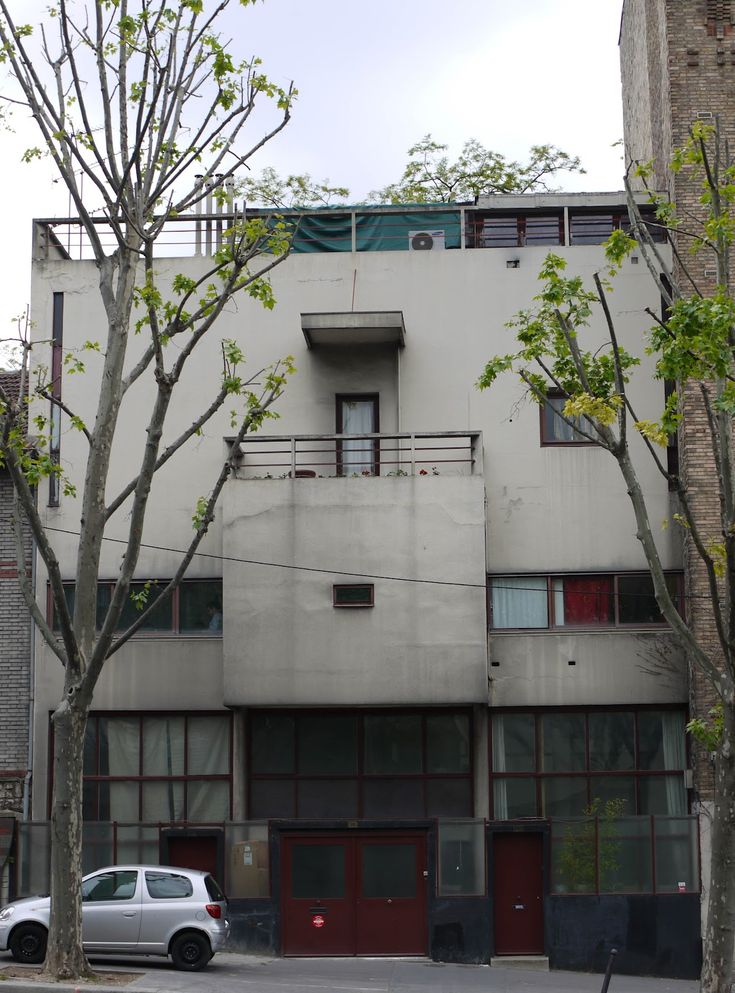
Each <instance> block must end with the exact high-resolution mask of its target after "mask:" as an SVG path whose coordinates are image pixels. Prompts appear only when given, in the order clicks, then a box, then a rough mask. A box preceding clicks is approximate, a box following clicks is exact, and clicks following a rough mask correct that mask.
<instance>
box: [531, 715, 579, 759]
mask: <svg viewBox="0 0 735 993" xmlns="http://www.w3.org/2000/svg"><path fill="white" fill-rule="evenodd" d="M540 732H541V759H542V769H543V771H544V772H577V771H581V770H582V769H584V767H585V726H584V714H569V713H567V714H565V713H557V714H544V715H543V716H542V718H541V726H540Z"/></svg>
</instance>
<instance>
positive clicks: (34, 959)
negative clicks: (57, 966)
mask: <svg viewBox="0 0 735 993" xmlns="http://www.w3.org/2000/svg"><path fill="white" fill-rule="evenodd" d="M47 938H48V932H47V931H46V928H45V927H42V926H41V925H40V924H21V925H20V927H17V928H16V929H15V931H13V935H12V937H11V939H10V954H11V955H12V956H13V958H14V959H15V961H16V962H25V963H26V964H27V965H39V964H40V963H41V962H43V960H44V959H45V958H46V940H47Z"/></svg>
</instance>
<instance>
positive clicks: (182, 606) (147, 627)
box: [48, 579, 222, 637]
mask: <svg viewBox="0 0 735 993" xmlns="http://www.w3.org/2000/svg"><path fill="white" fill-rule="evenodd" d="M167 584H168V580H166V579H160V580H155V581H153V582H150V583H131V584H130V596H129V598H128V601H127V603H126V604H125V606H124V607H123V610H122V613H121V615H120V619H119V620H118V622H117V627H116V631H120V632H121V631H125V630H127V628H129V627H130V625H131V624H134V623H135V621H136V620H137V619H138V616H139V615H140V612H141V610H142V609H143V608H144V607H145V606H147V605H148V604H152V603H155V601H156V600H157V599H158V598H159V597H160V595H161V592H162V591H163V590H164V589H165V588H166V585H167ZM114 589H115V583H114V582H112V581H111V582H101V583H99V584H98V585H97V627H98V628H101V627H102V624H103V622H104V619H105V616H106V614H107V610H108V608H109V606H110V603H111V601H112V595H113V591H114ZM75 592H76V590H75V584H74V583H64V595H65V596H66V602H67V605H68V607H69V610H70V612H73V611H74V597H75ZM48 615H49V617H50V618H51V622H52V626H53V628H54V630H58V627H59V625H58V622H57V619H56V617H55V615H54V609H53V601H52V600H51V596H50V592H49V608H48ZM140 633H141V634H143V633H145V634H185V635H192V634H208V635H213V636H215V637H216V636H219V635H221V634H222V580H221V579H187V580H185V581H184V582H182V583H181V585H180V586H179V587H178V588H177V589H176V590H174V592H173V594H172V595H171V596H170V597H168V598H167V599H166V600H165V601H164V602H163V603H161V604H159V605H158V606H156V608H155V610H152V611H151V613H150V614H149V615H148V617H146V619H145V621H144V622H143V624H142V626H141V627H140Z"/></svg>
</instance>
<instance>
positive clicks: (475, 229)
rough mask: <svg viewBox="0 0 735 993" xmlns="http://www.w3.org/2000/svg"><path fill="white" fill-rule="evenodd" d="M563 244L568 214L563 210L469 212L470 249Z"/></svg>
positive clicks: (468, 233) (468, 237) (468, 240)
mask: <svg viewBox="0 0 735 993" xmlns="http://www.w3.org/2000/svg"><path fill="white" fill-rule="evenodd" d="M563 244H564V217H563V215H562V214H561V213H553V212H552V213H547V214H512V213H511V214H499V213H497V212H495V211H492V212H479V211H477V212H474V211H473V212H472V213H468V218H467V245H468V247H469V248H522V247H524V246H530V245H550V246H551V245H563Z"/></svg>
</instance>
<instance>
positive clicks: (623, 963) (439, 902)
mask: <svg viewBox="0 0 735 993" xmlns="http://www.w3.org/2000/svg"><path fill="white" fill-rule="evenodd" d="M230 919H231V921H232V938H231V945H230V947H231V948H232V950H233V951H238V952H247V953H249V954H255V955H279V954H280V946H281V938H280V912H279V907H278V904H277V902H276V901H273V900H262V899H261V900H231V901H230ZM699 922H700V917H699V895H698V894H696V893H685V894H678V893H672V894H670V895H660V896H633V895H629V896H599V897H596V896H549V897H547V899H546V933H547V942H548V945H547V947H548V955H549V964H550V966H551V968H552V969H568V970H570V971H572V972H599V973H602V972H604V971H605V967H606V966H607V960H608V957H609V955H610V949H611V948H617V949H618V956H617V959H616V961H615V972H616V973H620V974H625V975H637V976H662V977H666V978H669V979H697V978H698V977H699V972H700V969H701V966H702V946H701V939H700V923H699ZM491 953H492V930H491V914H490V901H489V900H488V899H487V898H486V897H452V898H451V899H433V900H430V902H429V954H430V956H431V958H432V959H433V960H434V961H435V962H457V963H464V964H467V965H473V964H481V963H487V962H489V961H490V955H491Z"/></svg>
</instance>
